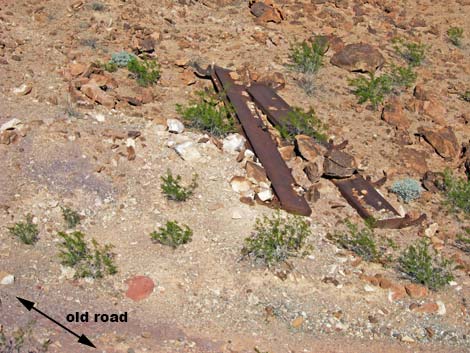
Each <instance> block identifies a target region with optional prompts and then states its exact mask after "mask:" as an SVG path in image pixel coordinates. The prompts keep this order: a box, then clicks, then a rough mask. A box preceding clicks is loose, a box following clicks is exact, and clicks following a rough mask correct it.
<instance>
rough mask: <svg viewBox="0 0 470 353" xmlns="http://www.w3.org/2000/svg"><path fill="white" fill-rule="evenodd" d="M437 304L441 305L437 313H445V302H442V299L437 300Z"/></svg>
mask: <svg viewBox="0 0 470 353" xmlns="http://www.w3.org/2000/svg"><path fill="white" fill-rule="evenodd" d="M436 304H437V306H438V307H439V309H438V310H437V315H445V314H446V312H447V310H446V306H445V304H444V302H442V301H441V300H436Z"/></svg>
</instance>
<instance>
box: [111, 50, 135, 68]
mask: <svg viewBox="0 0 470 353" xmlns="http://www.w3.org/2000/svg"><path fill="white" fill-rule="evenodd" d="M135 58H136V56H135V55H134V54H131V53H128V52H126V51H120V52H117V53H113V54H112V55H111V60H110V61H109V62H110V63H112V64H114V65H116V66H118V67H127V65H128V64H129V62H130V61H131V60H132V59H135Z"/></svg>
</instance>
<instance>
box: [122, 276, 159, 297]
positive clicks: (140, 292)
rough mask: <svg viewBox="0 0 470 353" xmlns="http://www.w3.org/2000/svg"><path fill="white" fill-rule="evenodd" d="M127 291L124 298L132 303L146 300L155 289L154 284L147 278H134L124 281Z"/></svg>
mask: <svg viewBox="0 0 470 353" xmlns="http://www.w3.org/2000/svg"><path fill="white" fill-rule="evenodd" d="M126 284H127V285H128V289H127V292H126V297H128V298H130V299H132V300H133V301H139V300H143V299H146V298H148V297H149V296H150V294H152V292H153V288H154V287H155V284H154V282H153V281H152V279H151V278H149V277H147V276H134V277H132V278H129V279H128V280H127V281H126Z"/></svg>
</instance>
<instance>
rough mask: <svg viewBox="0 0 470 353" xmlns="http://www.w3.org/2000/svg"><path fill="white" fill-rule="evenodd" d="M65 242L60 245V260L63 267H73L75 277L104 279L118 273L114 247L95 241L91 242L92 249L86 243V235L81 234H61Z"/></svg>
mask: <svg viewBox="0 0 470 353" xmlns="http://www.w3.org/2000/svg"><path fill="white" fill-rule="evenodd" d="M58 235H59V237H61V238H62V240H63V242H62V243H61V244H60V248H61V251H60V253H59V258H60V259H61V263H62V265H65V266H69V267H73V268H74V269H75V270H76V272H75V277H77V278H81V277H91V278H102V277H104V276H105V275H113V274H115V273H117V268H116V265H115V264H114V254H113V253H112V252H111V249H112V246H111V245H109V244H107V245H104V246H101V245H99V244H98V242H97V241H96V240H95V239H92V240H91V244H92V247H93V248H92V249H91V248H90V247H89V246H88V244H87V243H86V242H85V239H84V238H85V235H84V234H83V233H81V232H73V233H70V234H67V233H64V232H59V233H58Z"/></svg>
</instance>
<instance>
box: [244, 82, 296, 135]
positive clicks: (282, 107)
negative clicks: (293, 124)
mask: <svg viewBox="0 0 470 353" xmlns="http://www.w3.org/2000/svg"><path fill="white" fill-rule="evenodd" d="M247 91H248V93H249V94H250V95H251V96H252V97H253V101H254V102H255V103H256V105H258V106H259V107H260V108H261V110H262V111H263V113H264V114H266V116H267V117H268V120H269V121H270V122H271V124H273V125H275V126H285V127H288V125H289V119H288V115H289V113H290V112H291V111H292V109H291V107H290V106H289V104H287V103H286V101H284V99H282V98H281V97H280V96H279V95H278V94H277V93H276V91H274V90H273V89H272V88H271V87H269V86H266V85H263V84H260V83H254V84H252V85H251V86H250V87H248V89H247Z"/></svg>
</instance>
